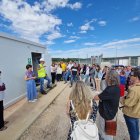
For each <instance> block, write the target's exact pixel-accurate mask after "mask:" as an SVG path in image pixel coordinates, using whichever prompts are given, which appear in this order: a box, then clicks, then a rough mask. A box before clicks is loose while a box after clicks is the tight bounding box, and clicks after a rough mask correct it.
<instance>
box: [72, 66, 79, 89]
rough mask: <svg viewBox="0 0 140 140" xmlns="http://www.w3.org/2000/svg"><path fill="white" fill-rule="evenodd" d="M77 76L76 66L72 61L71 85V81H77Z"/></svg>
mask: <svg viewBox="0 0 140 140" xmlns="http://www.w3.org/2000/svg"><path fill="white" fill-rule="evenodd" d="M77 76H78V67H77V64H76V63H74V65H73V66H72V67H71V81H70V82H71V86H70V87H72V85H73V81H74V82H76V81H77Z"/></svg>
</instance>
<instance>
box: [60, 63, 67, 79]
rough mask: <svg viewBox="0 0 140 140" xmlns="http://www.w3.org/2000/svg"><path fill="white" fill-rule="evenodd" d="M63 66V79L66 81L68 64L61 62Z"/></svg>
mask: <svg viewBox="0 0 140 140" xmlns="http://www.w3.org/2000/svg"><path fill="white" fill-rule="evenodd" d="M61 67H62V79H63V81H65V75H66V68H67V65H66V64H65V63H64V62H63V61H62V62H61Z"/></svg>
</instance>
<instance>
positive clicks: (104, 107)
mask: <svg viewBox="0 0 140 140" xmlns="http://www.w3.org/2000/svg"><path fill="white" fill-rule="evenodd" d="M99 98H100V102H99V113H100V115H101V116H102V117H103V118H104V119H105V120H112V119H114V117H115V116H116V113H117V112H118V107H119V100H120V88H119V86H108V87H107V88H106V89H105V90H104V91H103V92H102V93H101V94H100V95H99Z"/></svg>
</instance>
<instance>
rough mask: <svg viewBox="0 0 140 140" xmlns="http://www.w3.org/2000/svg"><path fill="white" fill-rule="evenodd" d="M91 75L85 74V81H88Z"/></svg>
mask: <svg viewBox="0 0 140 140" xmlns="http://www.w3.org/2000/svg"><path fill="white" fill-rule="evenodd" d="M88 79H89V75H87V74H86V75H85V83H88Z"/></svg>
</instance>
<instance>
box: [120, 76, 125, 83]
mask: <svg viewBox="0 0 140 140" xmlns="http://www.w3.org/2000/svg"><path fill="white" fill-rule="evenodd" d="M120 84H121V85H125V84H126V77H125V76H120Z"/></svg>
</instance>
